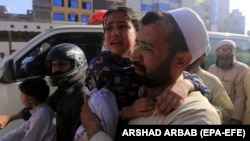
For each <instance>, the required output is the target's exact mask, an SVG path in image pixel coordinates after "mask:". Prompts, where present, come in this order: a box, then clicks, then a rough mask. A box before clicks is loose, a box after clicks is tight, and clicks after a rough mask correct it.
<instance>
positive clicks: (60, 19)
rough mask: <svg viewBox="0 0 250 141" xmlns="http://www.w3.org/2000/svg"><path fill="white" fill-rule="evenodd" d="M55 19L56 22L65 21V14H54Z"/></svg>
mask: <svg viewBox="0 0 250 141" xmlns="http://www.w3.org/2000/svg"><path fill="white" fill-rule="evenodd" d="M53 19H54V21H64V14H63V13H54V17H53Z"/></svg>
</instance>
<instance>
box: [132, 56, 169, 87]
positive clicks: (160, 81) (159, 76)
mask: <svg viewBox="0 0 250 141" xmlns="http://www.w3.org/2000/svg"><path fill="white" fill-rule="evenodd" d="M167 60H169V59H166V61H164V62H163V63H162V64H161V65H160V66H158V67H157V68H154V69H151V72H147V71H146V68H145V66H144V65H143V64H141V63H139V62H134V65H135V66H137V67H138V68H140V69H141V71H142V72H143V74H144V75H137V79H138V81H139V82H140V83H141V84H143V85H145V86H147V87H149V88H157V87H162V86H167V85H169V84H170V83H171V82H172V81H171V80H172V77H171V76H170V65H171V62H172V59H171V60H170V61H167Z"/></svg>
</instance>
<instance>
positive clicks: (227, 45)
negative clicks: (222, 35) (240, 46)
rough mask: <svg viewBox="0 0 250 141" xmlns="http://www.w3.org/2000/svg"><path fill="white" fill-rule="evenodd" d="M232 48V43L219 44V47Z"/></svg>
mask: <svg viewBox="0 0 250 141" xmlns="http://www.w3.org/2000/svg"><path fill="white" fill-rule="evenodd" d="M229 47H230V48H234V47H233V46H232V45H229V44H226V45H221V46H220V47H219V48H229Z"/></svg>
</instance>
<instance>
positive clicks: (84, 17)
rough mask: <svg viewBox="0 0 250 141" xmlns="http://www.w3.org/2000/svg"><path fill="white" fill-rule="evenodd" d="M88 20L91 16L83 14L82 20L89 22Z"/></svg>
mask: <svg viewBox="0 0 250 141" xmlns="http://www.w3.org/2000/svg"><path fill="white" fill-rule="evenodd" d="M88 21H89V16H86V15H83V16H82V22H83V23H88Z"/></svg>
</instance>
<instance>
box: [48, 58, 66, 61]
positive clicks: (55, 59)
mask: <svg viewBox="0 0 250 141" xmlns="http://www.w3.org/2000/svg"><path fill="white" fill-rule="evenodd" d="M69 61H70V60H69V59H59V58H54V59H52V62H69Z"/></svg>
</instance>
